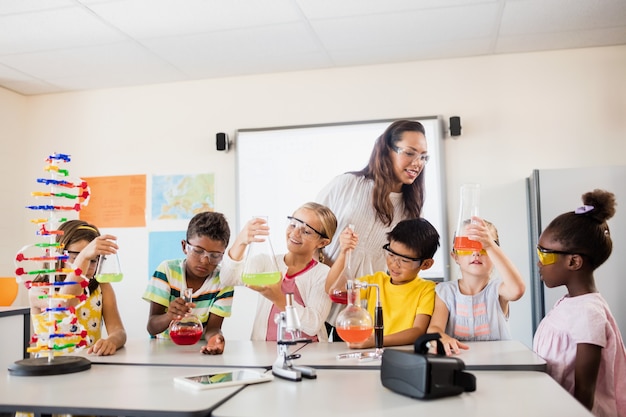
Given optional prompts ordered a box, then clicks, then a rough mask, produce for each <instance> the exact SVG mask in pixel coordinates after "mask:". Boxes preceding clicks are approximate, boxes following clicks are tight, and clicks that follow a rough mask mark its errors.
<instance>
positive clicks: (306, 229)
mask: <svg viewBox="0 0 626 417" xmlns="http://www.w3.org/2000/svg"><path fill="white" fill-rule="evenodd" d="M287 219H288V220H289V221H288V222H287V230H288V231H289V232H290V233H291V232H292V231H293V230H295V229H298V230H299V231H300V236H302V238H303V239H307V240H313V239H315V237H316V236H315V234H318V235H320V236H321V237H323V238H324V239H328V236H326V234H324V233H322V232H318V231H317V230H315V229H314V228H312V227H311V225H309V224H307V223H305V222H303V221H302V220H300V219H298V218H296V217H291V216H287Z"/></svg>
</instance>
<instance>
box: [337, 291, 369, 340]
mask: <svg viewBox="0 0 626 417" xmlns="http://www.w3.org/2000/svg"><path fill="white" fill-rule="evenodd" d="M346 290H347V291H346V292H347V293H348V305H347V306H346V308H344V309H343V310H342V311H341V313H339V315H338V316H337V322H336V323H335V327H336V329H337V334H339V337H341V338H342V339H343V340H344V341H346V342H351V343H360V342H364V341H365V340H367V338H368V337H370V336H371V334H372V331H373V330H374V323H373V322H372V316H370V313H369V312H368V311H367V310H366V309H364V308H363V307H361V289H360V288H358V286H357V285H356V283H355V281H354V280H350V281H348V282H347V283H346Z"/></svg>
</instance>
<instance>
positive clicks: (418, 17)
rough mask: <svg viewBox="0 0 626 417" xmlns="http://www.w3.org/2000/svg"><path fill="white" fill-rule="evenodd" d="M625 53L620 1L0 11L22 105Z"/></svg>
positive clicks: (93, 4)
mask: <svg viewBox="0 0 626 417" xmlns="http://www.w3.org/2000/svg"><path fill="white" fill-rule="evenodd" d="M620 44H626V0H482V1H481V0H0V86H3V87H5V88H7V89H9V90H12V91H15V92H18V93H20V94H24V95H34V94H45V93H56V92H62V91H77V90H88V89H97V88H108V87H121V86H131V85H142V84H152V83H166V82H175V81H183V80H195V79H203V78H214V77H225V76H234V75H244V74H262V73H269V72H282V71H298V70H309V69H318V68H332V67H344V66H353V65H369V64H382V63H391V62H403V61H417V60H427V59H440V58H454V57H466V56H477V55H490V54H504V53H516V52H530V51H544V50H553V49H568V48H581V47H596V46H606V45H620ZM625 74H626V69H625Z"/></svg>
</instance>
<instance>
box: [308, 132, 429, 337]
mask: <svg viewBox="0 0 626 417" xmlns="http://www.w3.org/2000/svg"><path fill="white" fill-rule="evenodd" d="M428 158H429V156H428V149H427V142H426V136H425V130H424V126H423V125H422V124H421V123H420V122H417V121H412V120H397V121H395V122H393V123H391V124H390V125H389V126H388V127H387V129H386V130H385V131H384V132H383V134H382V135H380V136H379V137H378V138H377V139H376V142H375V143H374V148H373V149H372V153H371V155H370V159H369V162H368V164H367V166H366V167H365V168H363V169H362V170H360V171H354V172H347V173H344V174H341V175H339V176H337V177H335V178H334V179H333V180H331V182H330V183H328V184H327V185H326V186H325V187H324V188H323V189H322V190H321V192H320V193H319V194H318V196H317V198H316V201H317V202H318V203H320V204H324V205H325V206H327V207H329V208H330V209H331V210H332V211H333V213H335V216H336V217H337V230H338V231H343V230H344V229H345V228H346V227H347V226H348V225H350V224H352V225H354V231H355V232H356V233H357V234H358V236H359V245H358V246H357V248H356V249H355V250H354V251H353V253H352V255H351V258H352V259H351V268H352V271H353V273H354V275H355V277H360V276H364V275H369V274H372V273H373V272H376V271H384V270H386V268H387V267H386V261H385V251H384V250H383V249H382V247H383V245H384V244H385V243H386V242H387V233H388V232H389V231H391V229H393V227H394V226H395V225H396V224H397V223H398V222H400V221H401V220H404V219H409V218H416V217H420V215H421V212H422V206H423V205H424V167H425V166H426V163H427V162H428ZM338 255H339V239H334V240H333V241H332V242H331V243H330V244H329V245H328V246H327V247H326V248H325V256H326V262H327V263H328V264H329V265H332V263H333V262H334V261H335V259H336V258H337V256H338ZM326 290H327V292H329V291H330V290H331V289H330V288H326ZM340 310H341V307H340V306H339V305H334V306H333V308H332V309H331V313H330V315H329V317H328V318H327V323H326V324H327V328H328V329H329V332H331V333H332V334H333V338H332V339H333V340H338V337H337V336H336V334H335V333H334V332H333V328H332V326H333V325H334V320H335V318H336V316H337V314H338V313H339V311H340ZM339 340H340V339H339Z"/></svg>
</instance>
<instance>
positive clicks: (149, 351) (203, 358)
mask: <svg viewBox="0 0 626 417" xmlns="http://www.w3.org/2000/svg"><path fill="white" fill-rule="evenodd" d="M201 347H202V343H197V344H195V345H188V346H182V345H177V344H175V343H174V342H172V341H171V340H168V339H150V338H140V339H129V340H128V341H127V342H126V345H125V346H124V347H123V348H122V349H120V350H118V351H117V352H116V353H115V355H111V356H95V355H88V354H87V353H86V351H85V350H83V351H81V352H76V353H74V354H75V355H79V356H84V357H86V358H87V359H89V360H90V361H91V362H92V363H107V364H118V365H176V366H203V367H207V366H214V367H234V368H269V367H271V366H272V364H273V363H274V361H275V360H276V358H277V357H278V351H277V349H276V342H252V341H249V340H233V341H228V340H227V341H226V348H225V349H224V353H223V354H221V355H204V354H202V353H200V349H201Z"/></svg>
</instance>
